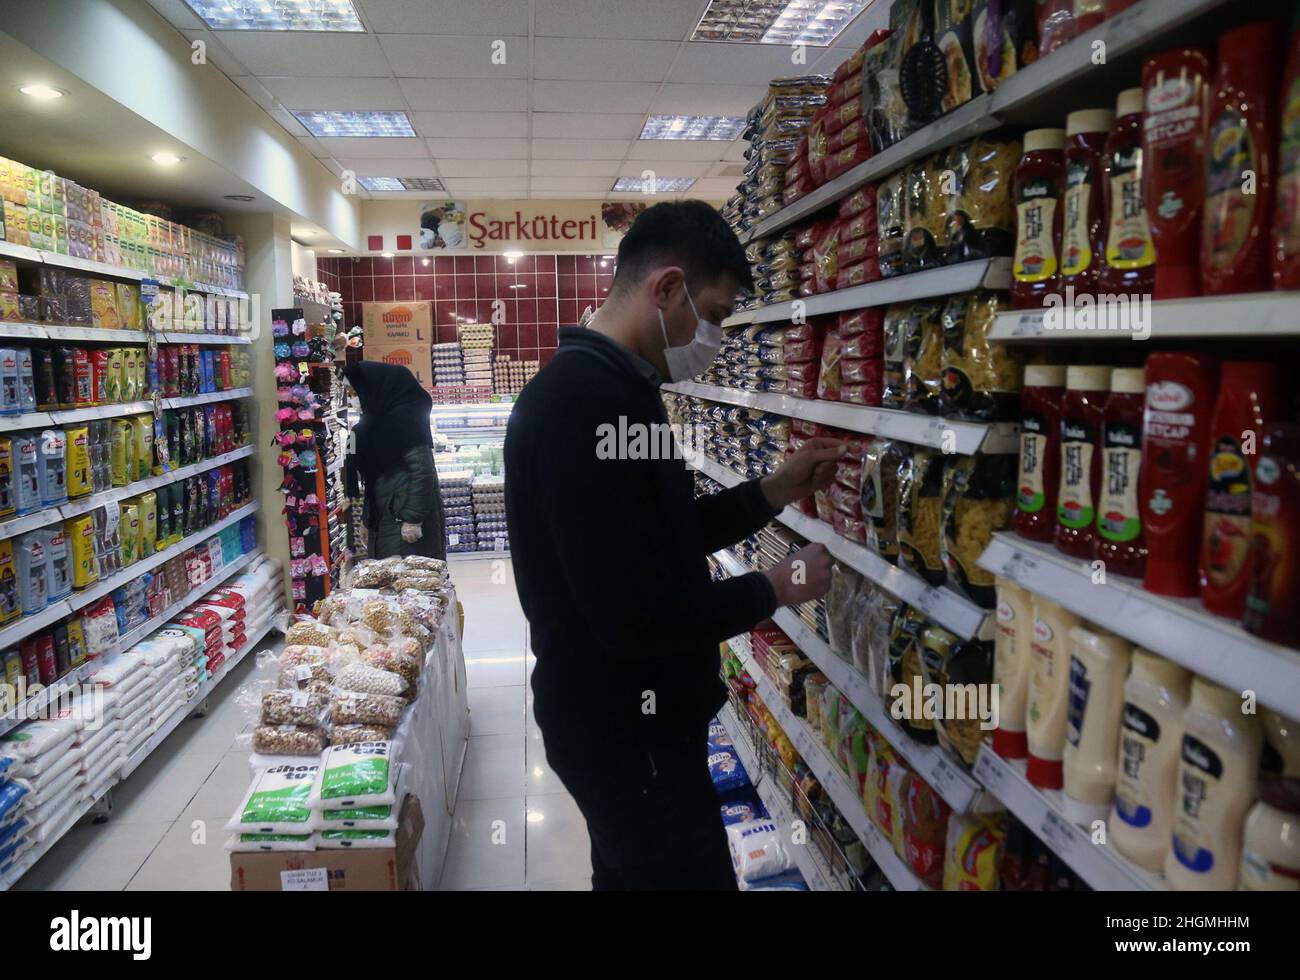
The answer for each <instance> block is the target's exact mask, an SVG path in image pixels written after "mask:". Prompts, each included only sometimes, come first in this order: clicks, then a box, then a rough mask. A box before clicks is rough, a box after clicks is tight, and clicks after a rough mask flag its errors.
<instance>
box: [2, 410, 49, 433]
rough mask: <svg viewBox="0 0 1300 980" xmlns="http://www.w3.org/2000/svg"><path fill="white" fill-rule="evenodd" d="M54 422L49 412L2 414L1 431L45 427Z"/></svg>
mask: <svg viewBox="0 0 1300 980" xmlns="http://www.w3.org/2000/svg"><path fill="white" fill-rule="evenodd" d="M53 424H54V418H53V416H51V415H50V413H49V412H23V413H22V414H21V415H0V432H13V431H15V430H17V429H44V428H47V427H48V426H51V425H53Z"/></svg>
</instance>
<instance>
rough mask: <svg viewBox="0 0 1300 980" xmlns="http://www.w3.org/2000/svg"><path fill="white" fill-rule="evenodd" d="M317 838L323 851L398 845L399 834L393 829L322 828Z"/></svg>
mask: <svg viewBox="0 0 1300 980" xmlns="http://www.w3.org/2000/svg"><path fill="white" fill-rule="evenodd" d="M316 839H317V843H318V844H319V846H320V849H321V850H322V851H325V850H345V849H347V848H350V847H354V848H367V847H396V846H397V835H396V834H394V833H393V832H392V831H391V830H387V831H385V830H322V831H321V832H320V833H319V834H317V835H316Z"/></svg>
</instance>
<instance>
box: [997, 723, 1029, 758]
mask: <svg viewBox="0 0 1300 980" xmlns="http://www.w3.org/2000/svg"><path fill="white" fill-rule="evenodd" d="M993 751H994V752H996V753H997V754H998V755H1000V756H1002V758H1004V759H1023V758H1024V757H1025V756H1027V755H1028V754H1029V736H1027V735H1026V734H1025V733H1024V732H1010V731H1007V730H1006V729H1005V728H995V729H993Z"/></svg>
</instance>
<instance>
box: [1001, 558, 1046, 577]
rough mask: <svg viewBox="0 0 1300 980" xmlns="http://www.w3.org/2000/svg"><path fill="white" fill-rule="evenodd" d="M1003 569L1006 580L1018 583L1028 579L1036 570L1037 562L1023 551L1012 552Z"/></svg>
mask: <svg viewBox="0 0 1300 980" xmlns="http://www.w3.org/2000/svg"><path fill="white" fill-rule="evenodd" d="M1003 569H1004V573H1005V574H1006V577H1007V578H1011V579H1016V580H1017V581H1020V580H1022V579H1025V578H1029V577H1030V576H1032V575H1033V573H1034V572H1035V571H1037V570H1038V562H1037V561H1035V560H1034V559H1033V558H1032V557H1030V556H1029V555H1027V554H1025V553H1024V552H1023V551H1012V552H1011V555H1010V557H1008V558H1007V560H1006V563H1005V564H1004V565H1003Z"/></svg>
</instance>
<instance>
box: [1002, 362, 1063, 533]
mask: <svg viewBox="0 0 1300 980" xmlns="http://www.w3.org/2000/svg"><path fill="white" fill-rule="evenodd" d="M1064 394H1065V366H1064V365H1061V364H1028V365H1026V366H1025V386H1024V388H1023V389H1022V390H1021V392H1020V470H1019V473H1018V474H1017V476H1016V512H1015V517H1014V518H1013V520H1014V521H1015V528H1016V533H1017V534H1019V535H1020V536H1021V537H1025V538H1028V539H1029V540H1030V541H1043V542H1047V541H1051V540H1052V533H1053V530H1054V528H1055V527H1056V493H1057V487H1058V486H1059V485H1060V480H1061V398H1062V396H1063V395H1064Z"/></svg>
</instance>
